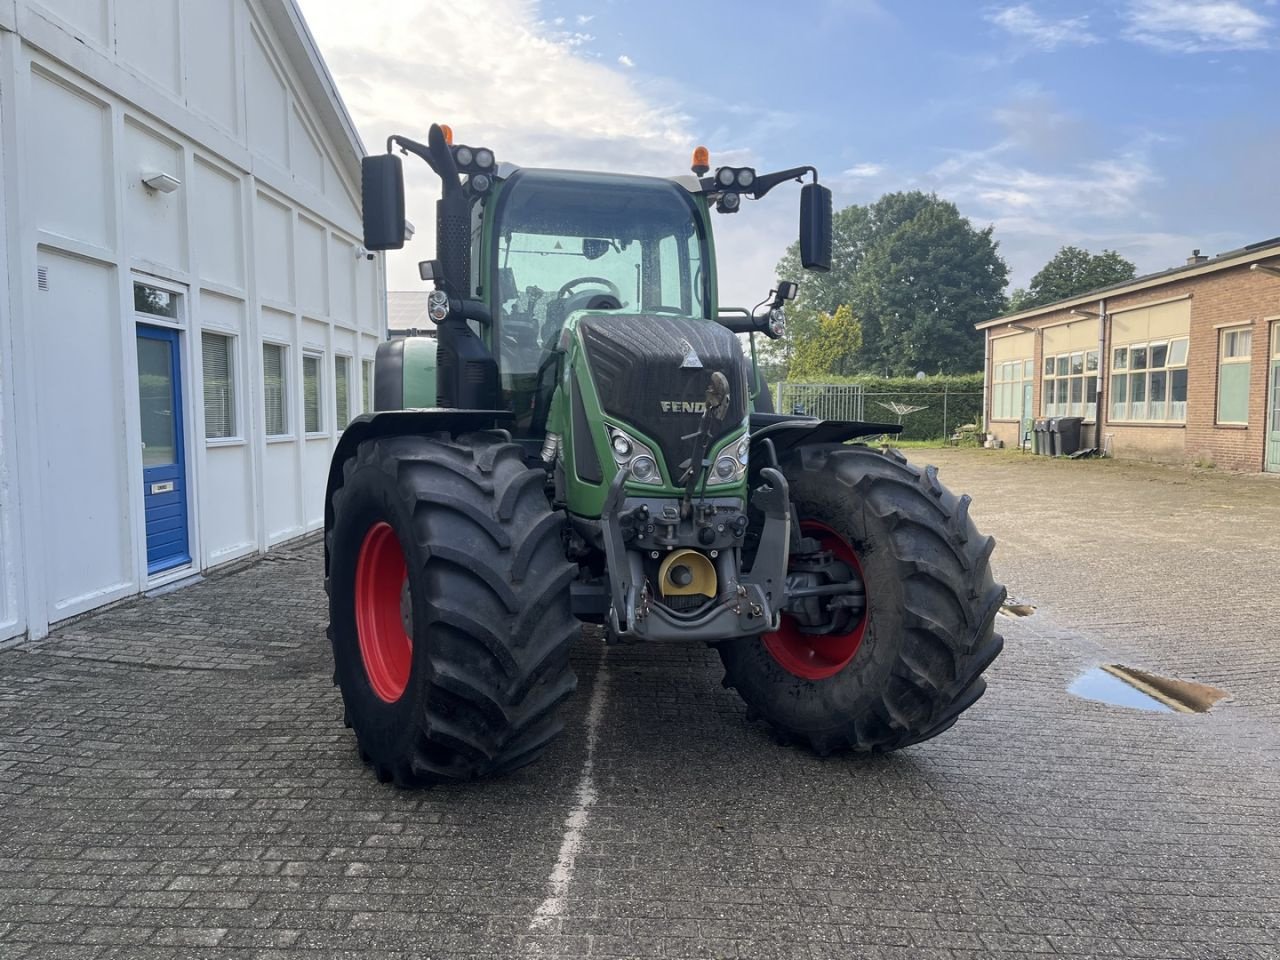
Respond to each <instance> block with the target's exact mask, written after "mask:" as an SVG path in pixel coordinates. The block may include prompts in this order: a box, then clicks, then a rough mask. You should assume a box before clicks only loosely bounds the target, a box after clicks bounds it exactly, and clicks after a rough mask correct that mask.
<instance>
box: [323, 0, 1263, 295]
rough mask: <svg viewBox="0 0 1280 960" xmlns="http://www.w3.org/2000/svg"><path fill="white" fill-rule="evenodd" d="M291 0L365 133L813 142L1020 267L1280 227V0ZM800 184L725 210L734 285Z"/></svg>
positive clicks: (610, 146) (715, 161) (615, 152)
mask: <svg viewBox="0 0 1280 960" xmlns="http://www.w3.org/2000/svg"><path fill="white" fill-rule="evenodd" d="M299 3H300V6H301V8H302V11H303V14H304V16H305V17H306V19H307V22H308V24H309V26H310V27H311V30H312V32H313V34H314V35H315V37H316V40H317V42H318V43H319V45H320V49H321V51H322V53H323V55H324V57H325V60H326V62H327V63H328V66H329V69H330V71H331V73H332V74H333V76H334V79H335V81H336V83H337V86H338V90H339V92H340V93H341V95H342V97H343V99H344V100H345V102H346V104H347V107H348V109H349V110H350V112H351V114H352V117H353V118H354V120H355V122H356V125H357V127H358V128H359V130H360V134H361V136H362V138H363V139H364V142H365V144H366V147H367V148H369V149H371V150H374V151H380V150H381V149H382V146H381V145H382V144H383V142H384V141H385V139H386V137H387V136H388V135H389V134H391V133H402V134H406V135H408V136H411V137H415V138H419V139H425V135H426V131H427V128H428V127H429V126H430V124H431V123H432V122H441V123H448V124H450V125H451V126H452V127H453V129H454V131H455V136H456V140H457V142H460V143H469V144H472V145H482V146H488V147H491V148H492V149H493V150H494V152H495V154H496V155H497V157H498V159H499V161H504V160H507V161H511V162H513V163H517V164H519V165H521V166H528V167H536V166H553V167H565V168H573V169H588V170H614V171H620V172H627V173H645V174H655V175H662V176H675V175H679V174H683V173H687V172H688V164H689V157H690V154H691V152H692V149H693V147H694V146H696V145H699V144H705V145H706V146H707V147H708V148H710V150H711V160H712V166H713V167H714V166H718V165H720V164H734V165H747V164H749V165H753V166H755V167H756V168H757V169H758V170H760V171H762V172H763V171H766V170H772V169H781V168H786V167H791V166H796V165H799V164H813V165H815V166H816V167H817V168H818V170H819V172H820V175H821V179H822V181H823V182H824V183H827V184H828V185H829V186H830V187H831V188H832V189H833V191H834V192H835V202H836V206H837V208H840V207H842V206H845V205H848V204H852V203H870V202H872V201H874V200H875V199H876V198H877V197H879V196H881V195H882V194H884V193H887V192H891V191H895V190H913V189H919V190H925V191H932V192H936V193H937V194H938V195H939V196H941V197H943V198H946V199H949V200H951V201H953V202H955V203H956V205H957V206H958V207H959V209H960V212H961V213H962V214H963V215H964V216H966V217H968V218H969V219H970V220H971V221H972V222H973V224H974V225H975V226H976V227H985V226H987V225H992V226H993V227H994V235H995V238H996V240H997V241H998V242H999V251H1000V254H1001V255H1002V256H1003V257H1004V259H1005V260H1006V262H1007V263H1008V264H1009V267H1010V280H1011V287H1012V286H1025V285H1026V284H1027V283H1028V281H1029V280H1030V278H1031V277H1032V276H1033V275H1034V274H1035V272H1036V271H1037V270H1038V269H1039V268H1040V267H1041V266H1043V265H1044V263H1045V262H1046V261H1047V260H1048V259H1049V258H1050V257H1051V256H1052V255H1053V254H1054V253H1055V252H1056V251H1057V250H1058V249H1059V248H1060V247H1061V246H1063V245H1065V244H1074V245H1076V246H1082V247H1085V248H1087V249H1089V250H1093V251H1101V250H1103V249H1114V250H1118V251H1119V252H1120V253H1122V254H1123V255H1124V256H1126V257H1128V258H1129V259H1130V260H1132V261H1133V262H1134V263H1135V264H1136V265H1137V267H1138V270H1139V272H1140V273H1145V272H1149V271H1154V270H1161V269H1164V268H1167V267H1170V266H1174V265H1176V264H1179V263H1182V262H1183V261H1184V260H1185V259H1186V257H1188V256H1189V255H1190V253H1191V251H1192V249H1196V248H1198V249H1200V250H1201V251H1202V252H1203V253H1205V254H1209V255H1213V254H1216V253H1220V252H1223V251H1226V250H1230V249H1232V248H1235V247H1239V246H1242V245H1244V244H1246V243H1252V242H1255V241H1258V240H1263V239H1267V238H1269V237H1273V236H1276V235H1280V109H1278V108H1277V105H1276V99H1275V90H1276V76H1277V69H1276V68H1277V66H1280V0H1199V2H1197V0H1112V2H1100V3H1092V4H1090V3H1076V2H1065V0H1064V2H1050V0H1032V2H1026V3H1009V2H1004V3H992V4H983V3H981V2H968V0H805V2H804V3H803V4H802V5H793V4H778V3H766V2H762V0H740V2H738V3H732V4H713V5H711V6H704V7H696V8H695V7H690V6H689V5H688V4H687V3H683V2H682V3H677V2H673V0H643V2H639V0H595V2H588V0H489V2H487V3H484V4H462V3H458V2H456V0H452V2H450V0H362V2H361V3H358V4H356V3H351V2H350V0H299ZM406 159H407V160H408V161H409V164H408V165H407V166H406V181H407V187H408V206H409V211H408V212H409V219H410V220H412V221H413V222H414V224H415V226H416V227H417V228H418V232H417V234H416V235H415V237H414V239H413V240H412V241H411V242H410V243H409V244H408V245H406V247H405V249H404V250H403V251H399V252H395V253H391V254H389V255H388V261H387V262H388V286H389V288H390V289H393V290H397V289H421V287H422V284H421V282H420V281H419V280H418V278H417V267H416V263H417V261H418V260H422V259H427V258H429V257H431V256H432V255H433V253H434V240H433V239H432V236H431V234H432V230H431V225H432V222H433V221H434V207H433V206H432V201H433V200H434V198H435V197H436V196H438V192H439V185H438V182H436V181H435V179H434V175H433V174H432V173H431V172H430V170H429V169H427V167H426V166H425V165H424V164H420V163H418V162H417V161H415V160H413V159H412V158H406ZM798 204H799V191H798V188H795V187H790V186H783V187H779V188H776V189H775V190H774V191H773V192H771V193H770V194H769V196H768V197H766V198H765V199H763V200H761V201H758V202H748V203H746V204H744V209H743V211H742V212H741V213H738V214H734V215H730V216H718V217H716V219H715V228H716V243H717V253H718V259H719V264H720V275H721V276H720V291H721V302H722V303H725V304H751V303H755V302H756V301H758V300H760V299H761V298H763V297H764V296H765V294H766V293H767V292H768V290H769V288H770V287H771V286H772V285H773V280H774V267H775V265H776V263H777V261H778V259H779V257H780V256H781V254H782V252H783V251H784V250H785V248H786V246H787V245H788V244H789V243H790V242H792V241H793V240H794V239H795V236H796V233H797V210H798ZM797 279H800V280H801V282H803V277H800V278H797Z"/></svg>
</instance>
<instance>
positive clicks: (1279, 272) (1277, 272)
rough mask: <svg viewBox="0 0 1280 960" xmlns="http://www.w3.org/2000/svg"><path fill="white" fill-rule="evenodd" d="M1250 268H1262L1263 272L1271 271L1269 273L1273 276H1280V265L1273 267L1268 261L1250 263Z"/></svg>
mask: <svg viewBox="0 0 1280 960" xmlns="http://www.w3.org/2000/svg"><path fill="white" fill-rule="evenodd" d="M1249 269H1250V270H1260V271H1262V272H1263V273H1269V274H1271V275H1272V276H1273V277H1280V267H1273V266H1271V265H1270V264H1268V263H1254V264H1250V266H1249Z"/></svg>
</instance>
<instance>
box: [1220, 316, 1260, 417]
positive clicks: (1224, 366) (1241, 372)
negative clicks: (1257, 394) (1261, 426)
mask: <svg viewBox="0 0 1280 960" xmlns="http://www.w3.org/2000/svg"><path fill="white" fill-rule="evenodd" d="M1218 343H1219V349H1218V423H1248V422H1249V352H1250V350H1251V349H1252V347H1253V331H1252V330H1250V329H1249V328H1248V327H1237V328H1236V329H1234V330H1223V331H1222V332H1221V334H1220V335H1219V340H1218Z"/></svg>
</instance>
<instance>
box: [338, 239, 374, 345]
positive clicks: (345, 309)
mask: <svg viewBox="0 0 1280 960" xmlns="http://www.w3.org/2000/svg"><path fill="white" fill-rule="evenodd" d="M360 262H361V263H365V262H367V261H365V260H364V258H361V260H360ZM356 269H357V263H356V248H355V247H354V246H353V245H351V244H349V243H347V241H345V240H343V239H341V238H339V237H336V236H332V235H331V236H330V237H329V311H330V313H331V314H332V315H333V316H334V317H336V318H337V319H338V320H341V321H342V322H343V323H355V322H356V277H355V271H356Z"/></svg>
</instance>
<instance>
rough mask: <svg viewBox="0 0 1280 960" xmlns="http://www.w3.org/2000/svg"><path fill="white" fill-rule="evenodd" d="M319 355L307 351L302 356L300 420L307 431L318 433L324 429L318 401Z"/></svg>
mask: <svg viewBox="0 0 1280 960" xmlns="http://www.w3.org/2000/svg"><path fill="white" fill-rule="evenodd" d="M320 398H321V393H320V357H319V356H318V355H316V354H312V353H308V354H304V355H303V357H302V420H303V428H304V429H305V430H306V432H307V433H319V432H320V431H322V430H323V429H324V416H323V407H322V404H321V403H320Z"/></svg>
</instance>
